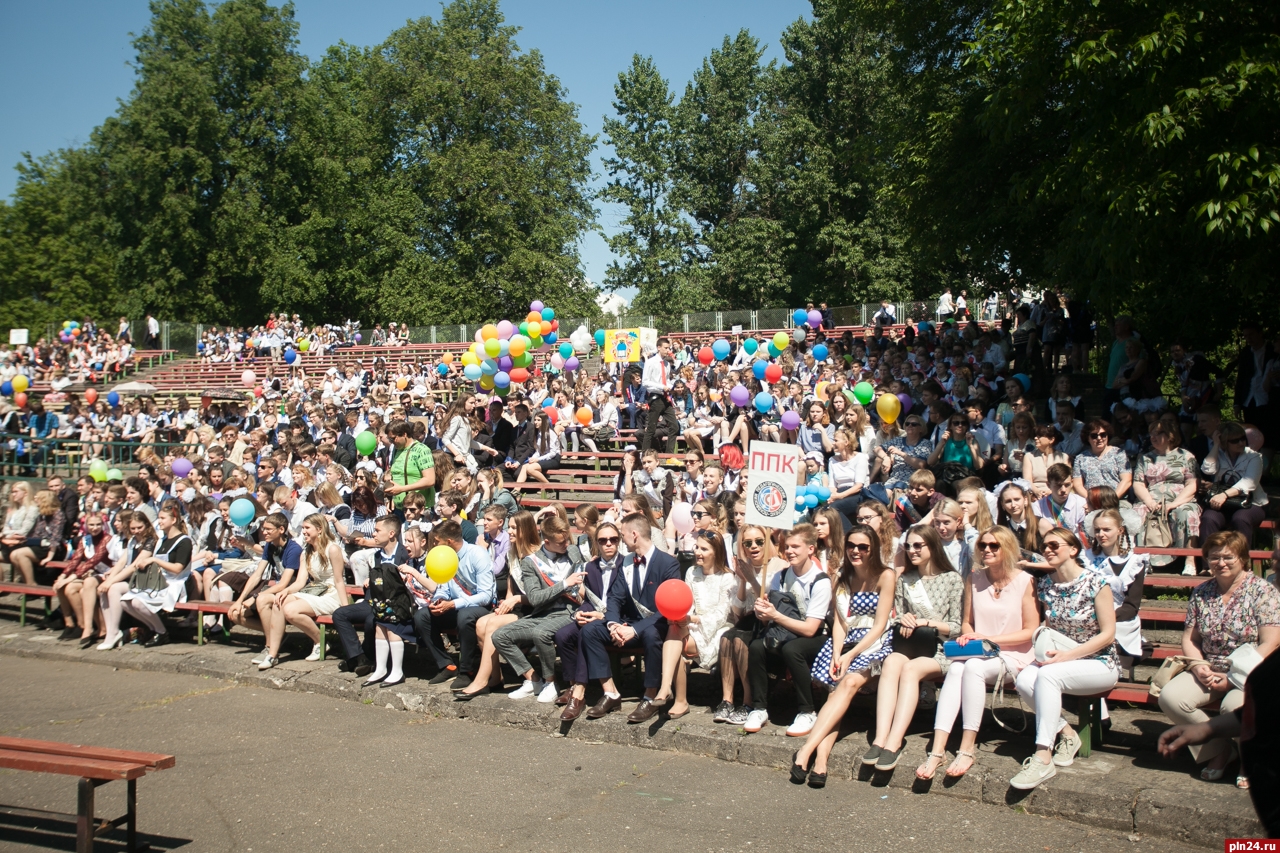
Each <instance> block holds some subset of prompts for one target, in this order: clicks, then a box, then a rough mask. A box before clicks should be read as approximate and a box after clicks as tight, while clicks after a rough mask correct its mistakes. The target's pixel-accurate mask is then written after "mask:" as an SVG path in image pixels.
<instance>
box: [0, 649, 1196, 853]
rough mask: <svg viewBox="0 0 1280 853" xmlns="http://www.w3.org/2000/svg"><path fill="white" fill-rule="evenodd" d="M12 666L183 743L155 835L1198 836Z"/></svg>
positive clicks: (252, 841)
mask: <svg viewBox="0 0 1280 853" xmlns="http://www.w3.org/2000/svg"><path fill="white" fill-rule="evenodd" d="M0 669H2V670H3V672H4V674H5V683H6V686H7V688H8V690H7V691H6V695H5V696H4V698H3V699H0V730H2V731H3V733H4V734H6V735H13V736H21V737H32V738H46V739H54V740H62V741H71V742H82V743H90V744H95V745H101V746H114V747H121V748H130V749H141V750H150V751H157V752H172V753H175V754H176V755H177V757H178V764H177V767H175V768H174V769H172V770H167V771H164V772H162V773H159V774H156V775H154V776H149V777H147V778H145V779H143V780H142V781H141V782H140V783H139V801H140V804H141V807H140V808H141V821H142V829H143V830H145V831H146V834H147V836H148V840H149V841H151V843H152V844H153V845H154V846H155V847H157V848H159V849H181V850H184V851H193V852H194V851H206V850H208V851H221V850H227V851H269V850H291V851H296V850H338V849H345V850H349V849H387V850H396V849H403V850H422V849H429V850H441V851H453V850H458V851H463V850H475V849H484V850H498V849H510V850H537V851H558V850H584V851H585V850H604V851H628V850H646V851H648V850H654V849H675V850H684V851H704V850H705V851H721V850H750V851H769V850H796V849H808V850H841V849H857V850H892V851H896V850H970V851H978V850H990V851H1036V852H1037V853H1038V851H1087V853H1107V851H1127V853H1141V851H1143V850H1148V851H1157V850H1158V851H1162V853H1163V851H1174V853H1176V852H1177V851H1190V850H1192V849H1197V848H1190V847H1186V846H1183V845H1180V844H1178V843H1176V842H1171V841H1168V840H1164V839H1143V838H1141V837H1140V836H1130V835H1129V834H1126V833H1119V832H1113V831H1110V830H1105V829H1095V828H1090V827H1088V826H1084V825H1081V824H1079V823H1073V822H1070V821H1066V820H1061V819H1056V818H1046V817H1039V816H1034V815H1029V814H1020V813H1018V812H1017V811H1015V810H1013V809H1010V808H1007V807H1004V806H998V805H988V804H985V803H981V802H972V801H966V800H962V799H957V798H954V797H943V796H938V795H936V794H917V793H912V792H911V791H909V790H903V789H900V788H883V787H873V786H871V785H868V784H867V783H865V782H857V781H847V780H835V781H832V782H831V783H830V784H829V785H828V787H827V788H826V789H825V790H823V791H814V790H810V789H808V788H804V787H796V786H793V785H791V784H790V783H789V782H788V781H787V777H786V775H785V773H784V772H782V771H780V770H775V769H768V768H763V767H751V766H744V765H742V764H737V763H730V762H725V761H719V760H716V759H714V758H708V757H702V756H696V755H688V754H682V753H677V752H665V751H660V750H652V749H639V748H636V747H627V746H616V745H613V744H606V743H593V742H591V741H586V740H578V739H574V738H562V737H556V736H553V735H548V734H545V733H537V732H531V731H524V730H520V729H504V728H499V727H496V726H491V725H484V724H480V723H475V722H468V721H464V720H453V719H443V718H438V717H433V716H429V715H412V714H405V713H403V712H395V711H390V710H387V709H386V708H385V706H380V705H376V704H363V703H359V702H352V701H349V700H347V701H344V700H342V699H335V698H330V697H326V696H322V695H318V694H310V695H308V694H306V693H297V692H287V691H281V690H275V689H269V688H264V687H262V686H245V685H237V684H236V683H234V682H230V681H224V680H221V679H217V678H211V677H200V676H191V675H180V674H172V673H163V672H145V671H134V670H128V669H119V670H116V669H113V668H112V667H109V666H102V665H93V664H86V663H76V662H56V661H48V660H32V659H24V658H17V657H12V656H5V657H3V658H0ZM19 686H21V687H20V689H16V688H18V687H19ZM115 784H118V783H115ZM123 790H124V789H123V786H119V790H113V785H108V786H106V787H105V788H101V789H99V804H100V813H105V812H108V811H110V812H112V813H113V815H114V813H115V812H116V810H122V808H123ZM74 791H75V785H74V781H73V780H72V779H70V778H67V777H53V776H43V775H37V774H32V773H19V772H8V771H0V802H3V803H5V804H6V805H17V806H25V807H29V808H42V809H58V810H65V811H70V810H73V809H74V807H75V793H74ZM32 826H35V827H36V828H35V829H32V828H31V827H32ZM52 828H56V826H55V825H53V824H51V823H49V822H48V821H32V820H30V819H27V818H22V817H15V816H13V814H12V813H3V812H0V839H4V840H3V841H0V848H3V849H5V850H37V849H49V848H51V847H52V848H55V849H73V846H74V845H73V844H71V843H69V842H66V841H62V842H58V841H55V840H52V839H51V837H50V836H49V835H48V833H47V830H49V829H52ZM64 828H65V827H64ZM1135 839H1136V840H1135ZM103 849H106V848H105V846H104V848H103ZM116 849H119V848H116Z"/></svg>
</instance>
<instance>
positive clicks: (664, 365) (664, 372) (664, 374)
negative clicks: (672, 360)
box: [658, 358, 667, 389]
mask: <svg viewBox="0 0 1280 853" xmlns="http://www.w3.org/2000/svg"><path fill="white" fill-rule="evenodd" d="M658 366H659V367H660V368H662V387H663V388H664V389H665V388H666V387H667V362H666V361H665V360H664V359H661V358H659V359H658Z"/></svg>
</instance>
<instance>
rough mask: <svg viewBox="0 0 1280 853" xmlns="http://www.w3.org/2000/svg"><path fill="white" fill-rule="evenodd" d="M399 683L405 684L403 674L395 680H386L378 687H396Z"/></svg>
mask: <svg viewBox="0 0 1280 853" xmlns="http://www.w3.org/2000/svg"><path fill="white" fill-rule="evenodd" d="M397 684H404V676H403V675H402V676H400V677H399V678H397V679H396V680H395V681H384V682H382V683H381V684H379V685H378V687H379V688H381V689H385V688H387V687H395V686H396V685H397Z"/></svg>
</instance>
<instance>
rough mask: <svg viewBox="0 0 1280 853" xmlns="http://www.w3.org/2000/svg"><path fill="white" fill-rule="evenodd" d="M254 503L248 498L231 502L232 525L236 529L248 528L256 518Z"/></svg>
mask: <svg viewBox="0 0 1280 853" xmlns="http://www.w3.org/2000/svg"><path fill="white" fill-rule="evenodd" d="M254 512H255V511H254V508H253V502H252V501H250V500H249V499H248V498H236V499H235V500H234V501H232V502H231V511H230V512H229V513H228V515H230V516H231V523H232V524H234V525H235V526H236V527H248V526H249V522H251V521H253V516H254Z"/></svg>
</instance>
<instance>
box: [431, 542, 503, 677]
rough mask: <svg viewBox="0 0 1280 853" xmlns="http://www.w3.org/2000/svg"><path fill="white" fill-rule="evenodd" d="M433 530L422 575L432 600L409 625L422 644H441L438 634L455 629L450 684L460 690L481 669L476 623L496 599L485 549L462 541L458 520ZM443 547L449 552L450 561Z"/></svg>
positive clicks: (487, 553)
mask: <svg viewBox="0 0 1280 853" xmlns="http://www.w3.org/2000/svg"><path fill="white" fill-rule="evenodd" d="M432 533H433V535H434V537H435V541H436V542H437V543H438V544H437V545H436V546H435V547H433V548H432V549H431V551H430V553H429V554H428V555H427V575H428V576H429V577H430V578H431V580H432V581H433V582H434V583H435V585H436V586H435V588H434V589H433V590H432V597H431V604H430V605H428V606H427V607H425V608H419V609H418V611H417V613H416V614H415V616H414V625H415V626H416V628H417V631H418V635H419V636H420V637H421V638H422V639H423V640H424V641H425V642H432V643H436V644H437V645H438V644H439V643H442V642H443V640H442V639H440V632H442V631H447V630H449V629H451V628H452V629H455V630H456V631H457V632H458V646H459V659H458V670H459V674H458V677H457V678H455V679H454V680H453V682H452V684H450V688H451V689H453V690H462V689H463V688H465V687H467V686H468V685H470V684H471V682H472V680H473V679H474V678H475V676H476V673H477V672H479V670H480V663H481V660H480V648H479V643H478V641H477V638H476V623H477V622H478V621H479V620H480V618H481V617H483V616H484V615H486V614H487V613H489V612H491V611H492V610H493V606H494V604H495V603H496V601H497V584H496V582H495V580H494V576H493V561H492V560H490V559H489V552H488V551H487V550H486V549H485V548H483V547H481V546H479V545H472V544H469V543H467V542H464V541H463V539H462V525H461V524H460V523H459V522H458V520H457V519H448V520H446V521H441V522H440V523H439V524H437V525H436V527H435V530H433V531H432ZM442 546H443V547H444V548H445V549H446V550H448V551H452V552H453V557H452V559H451V558H450V556H449V554H447V553H446V552H445V551H444V550H441V547H442Z"/></svg>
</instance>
